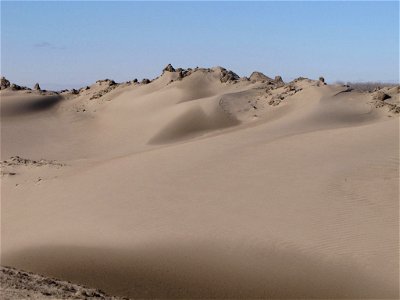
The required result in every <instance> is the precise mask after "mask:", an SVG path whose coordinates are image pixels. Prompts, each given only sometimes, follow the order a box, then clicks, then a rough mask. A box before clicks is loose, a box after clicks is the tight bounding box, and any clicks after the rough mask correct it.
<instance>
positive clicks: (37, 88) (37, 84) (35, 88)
mask: <svg viewBox="0 0 400 300" xmlns="http://www.w3.org/2000/svg"><path fill="white" fill-rule="evenodd" d="M33 89H34V90H36V91H40V90H41V88H40V85H39V83H36V84H35V86H34V87H33Z"/></svg>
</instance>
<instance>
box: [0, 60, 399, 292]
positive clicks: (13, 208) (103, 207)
mask: <svg viewBox="0 0 400 300" xmlns="http://www.w3.org/2000/svg"><path fill="white" fill-rule="evenodd" d="M168 69H169V70H171V71H168V70H164V71H163V73H162V74H161V75H160V76H159V77H158V78H156V79H154V80H153V81H151V82H150V83H147V84H145V83H137V82H127V83H122V84H115V83H113V82H112V81H110V80H108V81H107V80H105V81H99V82H97V83H95V84H93V85H92V86H90V87H88V88H84V89H81V90H79V91H72V92H71V91H66V92H63V93H60V94H55V95H54V94H46V93H43V92H40V91H26V90H21V91H10V90H9V89H6V90H2V91H1V105H2V112H1V113H2V121H1V126H2V145H1V147H2V148H1V150H2V153H1V156H2V160H3V161H4V160H9V159H10V157H15V156H19V157H23V158H27V159H30V160H35V161H40V159H44V161H45V162H48V161H53V160H54V161H56V162H57V164H61V165H60V166H59V167H52V166H51V165H48V164H44V165H35V164H29V163H28V164H26V165H7V166H6V171H7V172H8V173H10V172H11V173H14V175H11V176H10V175H9V174H8V175H7V174H4V175H3V176H2V207H1V209H2V264H3V265H10V266H13V267H17V268H21V269H24V270H28V271H33V272H37V273H40V274H44V275H47V276H54V277H57V278H60V279H63V280H70V281H73V282H77V283H80V284H85V285H88V286H94V287H97V288H100V289H102V290H104V291H106V292H107V293H109V294H113V295H117V296H127V297H132V298H143V297H157V298H166V297H170V298H174V297H181V298H182V297H184V298H196V297H201V298H210V297H217V298H235V297H236V298H239V297H246V298H256V297H257V298H274V297H275V298H398V296H399V286H398V280H399V277H398V271H399V269H398V268H399V259H398V254H399V252H398V250H399V249H398V245H399V244H398V241H399V240H398V233H399V231H398V225H399V224H398V220H399V219H398V211H399V210H398V209H399V207H398V191H399V181H398V180H399V119H398V115H399V114H398V113H397V108H398V107H399V90H398V88H383V89H382V90H381V91H380V92H383V93H385V94H386V95H388V97H389V98H386V99H384V100H380V99H379V97H380V96H379V95H378V96H379V97H378V96H377V93H378V92H379V91H377V92H375V93H361V92H357V91H351V90H349V88H348V87H346V86H341V85H325V84H324V83H323V82H322V81H319V80H309V79H304V78H299V79H297V80H295V81H293V82H290V83H286V84H283V83H281V82H280V81H279V80H278V79H276V80H275V79H271V78H273V77H270V76H262V74H259V73H255V74H253V75H252V77H251V78H250V80H249V79H247V78H238V77H236V76H235V74H234V73H233V72H229V71H228V70H225V69H223V68H221V67H216V68H210V69H203V68H199V69H193V70H183V69H176V70H175V69H173V70H172V69H170V68H168ZM3 168H4V163H3V164H2V171H3ZM38 179H40V180H38Z"/></svg>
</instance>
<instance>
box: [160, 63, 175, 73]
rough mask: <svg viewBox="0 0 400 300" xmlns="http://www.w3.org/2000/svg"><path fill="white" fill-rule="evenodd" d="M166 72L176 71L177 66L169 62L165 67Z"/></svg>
mask: <svg viewBox="0 0 400 300" xmlns="http://www.w3.org/2000/svg"><path fill="white" fill-rule="evenodd" d="M164 72H175V68H174V67H173V66H172V65H171V64H168V65H167V66H166V67H165V68H164V69H163V73H164Z"/></svg>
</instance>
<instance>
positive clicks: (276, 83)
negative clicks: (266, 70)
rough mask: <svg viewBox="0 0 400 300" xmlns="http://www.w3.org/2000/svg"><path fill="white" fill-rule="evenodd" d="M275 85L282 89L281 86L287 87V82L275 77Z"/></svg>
mask: <svg viewBox="0 0 400 300" xmlns="http://www.w3.org/2000/svg"><path fill="white" fill-rule="evenodd" d="M274 83H275V85H276V86H277V87H281V86H284V85H285V82H284V81H283V79H282V77H281V76H279V75H277V76H275V79H274Z"/></svg>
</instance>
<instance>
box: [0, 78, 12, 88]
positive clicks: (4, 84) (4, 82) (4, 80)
mask: <svg viewBox="0 0 400 300" xmlns="http://www.w3.org/2000/svg"><path fill="white" fill-rule="evenodd" d="M10 85H11V84H10V81H9V80H7V78H5V77H4V76H1V83H0V90H4V89H6V88H9V87H10Z"/></svg>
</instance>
